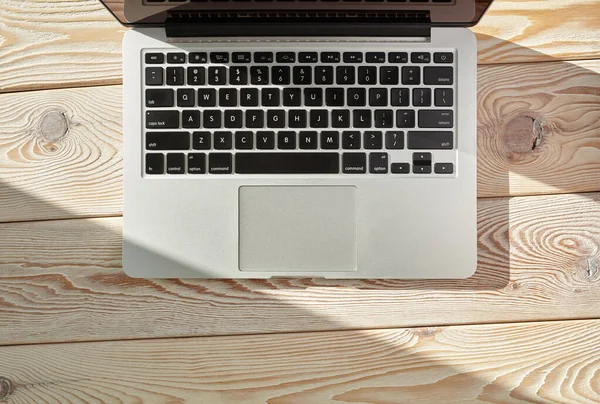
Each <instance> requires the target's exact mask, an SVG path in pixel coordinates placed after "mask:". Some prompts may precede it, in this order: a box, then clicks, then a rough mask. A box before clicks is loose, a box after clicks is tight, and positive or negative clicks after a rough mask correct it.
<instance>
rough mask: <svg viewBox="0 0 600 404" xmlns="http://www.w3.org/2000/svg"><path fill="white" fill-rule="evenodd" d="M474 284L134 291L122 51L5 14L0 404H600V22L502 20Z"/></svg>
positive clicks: (30, 1)
mask: <svg viewBox="0 0 600 404" xmlns="http://www.w3.org/2000/svg"><path fill="white" fill-rule="evenodd" d="M474 30H475V31H476V32H477V34H478V39H479V61H480V67H479V120H478V122H479V138H478V142H479V178H478V183H479V196H480V197H481V199H480V200H479V267H478V270H477V272H476V274H475V275H474V276H473V277H472V278H470V279H467V280H456V281H400V280H399V281H390V280H375V279H374V280H368V281H333V280H320V279H287V280H284V279H278V280H239V281H235V280H213V281H202V280H133V279H129V278H128V277H127V276H125V275H124V274H123V273H122V271H121V260H120V258H121V217H120V216H121V212H122V210H121V199H122V187H121V167H122V156H123V154H122V135H121V120H122V116H121V87H120V86H119V84H120V82H121V70H120V69H121V63H120V62H121V53H120V52H121V49H120V47H121V38H122V35H123V33H124V31H125V29H124V28H123V27H121V26H120V25H119V24H117V23H116V22H115V21H113V20H112V18H111V16H110V15H109V14H108V13H107V12H106V11H105V10H104V9H103V8H102V7H101V6H100V4H99V3H98V2H97V1H96V0H54V1H52V0H0V92H1V93H2V94H0V345H1V346H0V401H3V400H6V401H8V402H10V403H25V402H27V403H41V402H56V403H67V402H139V400H144V401H147V402H168V403H176V402H183V401H189V402H193V403H209V404H212V403H259V402H260V403H263V402H268V403H270V404H275V403H309V404H310V403H326V402H336V403H401V402H406V403H474V402H485V403H518V402H523V401H535V402H538V403H548V402H557V403H558V402H560V403H592V402H595V403H598V402H600V0H530V1H527V0H519V1H515V0H497V1H496V2H495V4H494V5H493V7H492V9H491V10H490V11H489V13H488V15H487V16H486V17H485V18H484V20H483V21H482V23H481V24H480V25H479V26H478V27H476V28H475V29H474Z"/></svg>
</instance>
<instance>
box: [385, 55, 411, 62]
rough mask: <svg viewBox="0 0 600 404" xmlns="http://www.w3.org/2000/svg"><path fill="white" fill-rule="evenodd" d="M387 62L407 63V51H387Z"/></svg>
mask: <svg viewBox="0 0 600 404" xmlns="http://www.w3.org/2000/svg"><path fill="white" fill-rule="evenodd" d="M388 62H390V63H408V53H406V52H390V53H388Z"/></svg>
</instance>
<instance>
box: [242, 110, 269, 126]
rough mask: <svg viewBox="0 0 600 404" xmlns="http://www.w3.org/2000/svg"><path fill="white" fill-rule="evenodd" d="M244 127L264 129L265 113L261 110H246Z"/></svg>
mask: <svg viewBox="0 0 600 404" xmlns="http://www.w3.org/2000/svg"><path fill="white" fill-rule="evenodd" d="M246 127H247V128H253V129H257V128H258V129H260V128H264V127H265V111H263V110H262V109H247V110H246Z"/></svg>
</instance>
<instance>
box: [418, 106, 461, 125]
mask: <svg viewBox="0 0 600 404" xmlns="http://www.w3.org/2000/svg"><path fill="white" fill-rule="evenodd" d="M453 126H454V115H453V112H452V111H451V110H444V109H438V110H435V109H423V110H421V111H419V128H452V127H453Z"/></svg>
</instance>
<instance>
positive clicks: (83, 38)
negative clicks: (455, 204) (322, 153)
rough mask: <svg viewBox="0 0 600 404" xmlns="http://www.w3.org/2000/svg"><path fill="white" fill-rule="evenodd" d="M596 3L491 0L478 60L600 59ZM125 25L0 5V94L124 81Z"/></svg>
mask: <svg viewBox="0 0 600 404" xmlns="http://www.w3.org/2000/svg"><path fill="white" fill-rule="evenodd" d="M599 8H600V0H529V1H510V0H496V1H495V2H494V4H493V5H492V8H491V10H490V11H489V14H487V15H486V16H485V17H484V19H483V21H482V22H481V23H480V24H479V25H478V26H477V27H476V28H475V29H474V31H475V32H476V33H477V34H478V39H479V54H480V58H479V59H480V62H481V63H507V62H531V61H548V60H555V59H564V60H567V59H568V60H575V59H590V58H597V57H598V56H599V55H600V13H598V12H597V10H598V9H599ZM124 32H125V28H124V27H122V26H121V25H120V24H119V23H117V22H116V21H115V20H114V19H113V17H112V16H111V15H110V13H109V12H108V11H107V10H105V9H104V7H102V5H100V3H99V2H98V1H97V0H61V1H56V0H3V1H2V2H0V38H2V39H3V40H2V41H0V60H2V63H1V64H0V92H7V91H21V90H31V89H44V88H58V87H60V88H63V87H73V86H87V85H98V84H117V83H120V81H121V63H120V61H121V54H120V52H121V39H122V36H123V33H124Z"/></svg>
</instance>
